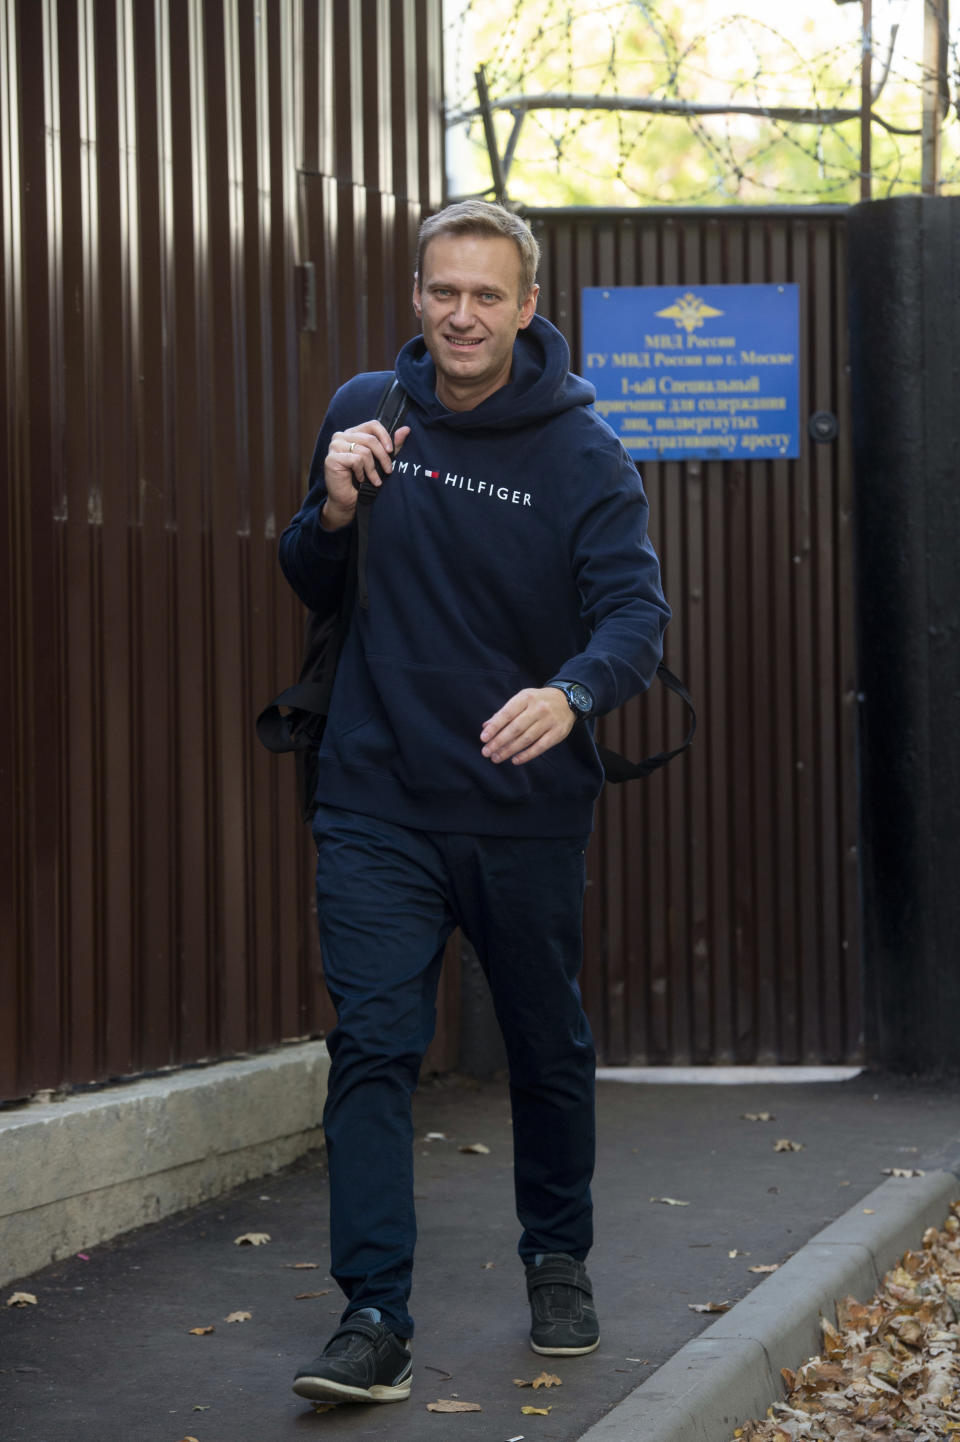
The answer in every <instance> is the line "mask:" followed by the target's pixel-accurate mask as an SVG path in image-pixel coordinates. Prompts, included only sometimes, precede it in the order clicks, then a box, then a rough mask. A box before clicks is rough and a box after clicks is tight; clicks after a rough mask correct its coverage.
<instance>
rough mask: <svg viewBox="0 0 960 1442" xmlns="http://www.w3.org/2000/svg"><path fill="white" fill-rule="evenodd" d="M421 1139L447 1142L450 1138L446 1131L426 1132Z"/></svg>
mask: <svg viewBox="0 0 960 1442" xmlns="http://www.w3.org/2000/svg"><path fill="white" fill-rule="evenodd" d="M423 1140H424V1141H425V1142H448V1141H449V1140H450V1138H449V1137H448V1136H447V1134H446V1132H427V1135H426V1136H425V1137H424V1139H423Z"/></svg>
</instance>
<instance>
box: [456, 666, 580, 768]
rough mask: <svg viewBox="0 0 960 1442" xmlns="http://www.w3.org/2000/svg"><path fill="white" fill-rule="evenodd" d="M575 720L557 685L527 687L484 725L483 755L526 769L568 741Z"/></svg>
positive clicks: (481, 733)
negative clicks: (537, 758)
mask: <svg viewBox="0 0 960 1442" xmlns="http://www.w3.org/2000/svg"><path fill="white" fill-rule="evenodd" d="M575 720H576V717H575V716H574V714H573V712H572V711H571V710H570V705H569V703H568V701H567V698H566V696H564V694H563V692H562V691H558V690H557V688H556V687H555V686H542V687H539V688H536V689H534V688H533V687H527V688H526V689H525V690H523V691H518V692H517V694H516V696H511V698H510V700H509V701H508V702H507V704H506V705H505V706H501V708H500V710H499V711H498V712H497V713H496V715H495V716H491V717H490V719H489V721H485V722H484V724H483V730H482V731H481V732H480V740H481V741H482V742H483V755H484V756H487V757H489V759H490V760H491V761H493V762H494V763H495V764H499V763H500V762H501V761H512V762H513V764H514V766H522V765H523V764H524V762H526V761H532V760H533V759H534V757H535V756H542V755H543V753H544V751H549V750H550V748H551V746H557V745H559V743H560V742H561V741H563V740H565V738H566V737H567V736H569V735H570V732H571V731H572V730H573V723H574V721H575Z"/></svg>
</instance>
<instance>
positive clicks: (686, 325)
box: [657, 290, 723, 335]
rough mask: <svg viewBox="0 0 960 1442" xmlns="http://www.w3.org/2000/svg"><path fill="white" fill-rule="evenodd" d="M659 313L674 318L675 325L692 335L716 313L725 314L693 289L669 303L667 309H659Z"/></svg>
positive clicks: (669, 318) (670, 318)
mask: <svg viewBox="0 0 960 1442" xmlns="http://www.w3.org/2000/svg"><path fill="white" fill-rule="evenodd" d="M657 315H662V316H664V317H666V319H667V320H672V321H673V323H674V325H677V326H680V327H681V328H682V329H683V330H685V331H686V332H687V335H692V334H693V332H694V331H695V330H699V328H700V327H701V326H702V325H703V322H704V321H705V320H707V319H708V318H712V317H713V316H715V315H723V311H722V310H716V309H715V308H714V307H713V306H712V305H707V303H706V301H705V300H701V299H700V297H699V296H697V295H694V293H693V291H692V290H688V291H685V292H684V294H683V295H682V296H681V297H680V299H679V300H675V301H674V302H673V305H668V306H667V308H666V310H658V311H657Z"/></svg>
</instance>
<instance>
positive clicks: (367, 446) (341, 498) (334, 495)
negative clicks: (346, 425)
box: [320, 421, 410, 531]
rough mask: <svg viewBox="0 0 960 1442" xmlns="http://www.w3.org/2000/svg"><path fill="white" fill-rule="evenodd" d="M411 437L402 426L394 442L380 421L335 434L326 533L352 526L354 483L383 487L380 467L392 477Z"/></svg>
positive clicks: (323, 518) (323, 517)
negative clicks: (404, 444)
mask: <svg viewBox="0 0 960 1442" xmlns="http://www.w3.org/2000/svg"><path fill="white" fill-rule="evenodd" d="M409 434H410V427H409V426H401V427H400V428H399V430H398V431H397V432H396V434H395V435H394V437H393V440H391V439H390V432H389V431H388V430H386V428H385V427H384V426H382V425H381V424H380V422H379V421H364V422H363V423H362V424H361V425H358V426H351V428H350V430H348V431H334V434H333V439H332V440H331V442H330V449H329V450H328V451H327V456H326V460H325V461H324V463H323V475H324V480H325V482H326V486H327V499H326V500H325V501H324V503H323V510H322V511H321V512H320V524H321V526H322V527H323V528H324V530H325V531H338V530H339V529H340V527H341V526H348V525H349V524H350V522H351V521H352V520H353V517H354V515H355V513H356V509H357V490H356V486H355V485H354V481H356V482H357V484H358V485H359V484H360V482H362V481H363V479H364V478H365V477H366V479H367V480H369V481H372V482H373V484H374V485H375V486H379V485H380V484H381V482H380V477H379V475H378V474H377V464H378V463H379V464H380V467H381V468H382V470H383V473H384V475H385V476H388V475H389V474H390V472H391V471H392V470H393V459H392V458H393V456H394V455H396V453H397V451H399V449H400V447H401V446H402V445H403V443H404V441H405V440H406V439H407V436H408V435H409Z"/></svg>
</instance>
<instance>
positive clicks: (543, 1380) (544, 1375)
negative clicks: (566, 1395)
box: [513, 1372, 563, 1391]
mask: <svg viewBox="0 0 960 1442" xmlns="http://www.w3.org/2000/svg"><path fill="white" fill-rule="evenodd" d="M513 1385H514V1386H515V1387H532V1388H533V1390H534V1391H536V1390H537V1388H538V1387H562V1386H563V1379H562V1378H560V1377H558V1376H557V1374H556V1372H541V1373H540V1376H539V1377H534V1379H533V1381H532V1382H525V1381H524V1380H523V1378H522V1377H514V1379H513Z"/></svg>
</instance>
